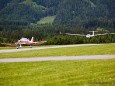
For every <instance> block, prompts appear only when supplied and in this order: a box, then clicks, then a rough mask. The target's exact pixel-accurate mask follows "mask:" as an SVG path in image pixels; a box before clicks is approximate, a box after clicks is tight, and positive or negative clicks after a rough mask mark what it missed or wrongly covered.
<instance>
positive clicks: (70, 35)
mask: <svg viewBox="0 0 115 86" xmlns="http://www.w3.org/2000/svg"><path fill="white" fill-rule="evenodd" d="M65 34H66V35H70V36H86V35H81V34H71V33H65Z"/></svg>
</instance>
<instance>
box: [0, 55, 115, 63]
mask: <svg viewBox="0 0 115 86" xmlns="http://www.w3.org/2000/svg"><path fill="white" fill-rule="evenodd" d="M96 59H115V55H90V56H59V57H58V56H57V57H34V58H33V57H32V58H8V59H7V58H6V59H0V63H8V62H40V61H64V60H96Z"/></svg>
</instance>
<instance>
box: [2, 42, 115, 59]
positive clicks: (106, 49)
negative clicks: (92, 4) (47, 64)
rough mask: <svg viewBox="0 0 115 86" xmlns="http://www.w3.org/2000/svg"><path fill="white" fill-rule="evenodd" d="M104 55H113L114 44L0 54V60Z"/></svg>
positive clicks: (114, 51) (114, 50) (114, 52)
mask: <svg viewBox="0 0 115 86" xmlns="http://www.w3.org/2000/svg"><path fill="white" fill-rule="evenodd" d="M106 54H115V44H103V45H96V46H78V47H68V48H55V49H44V50H32V51H23V52H15V53H0V58H23V57H46V56H78V55H106Z"/></svg>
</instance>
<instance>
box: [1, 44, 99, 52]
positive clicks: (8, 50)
mask: <svg viewBox="0 0 115 86" xmlns="http://www.w3.org/2000/svg"><path fill="white" fill-rule="evenodd" d="M96 45H100V44H78V45H58V46H45V47H36V48H21V49H6V50H0V53H10V52H20V51H28V50H41V49H50V48H64V47H76V46H96Z"/></svg>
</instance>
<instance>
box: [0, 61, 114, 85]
mask: <svg viewBox="0 0 115 86" xmlns="http://www.w3.org/2000/svg"><path fill="white" fill-rule="evenodd" d="M114 67H115V59H113V60H83V61H50V62H33V63H0V86H115V68H114Z"/></svg>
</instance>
